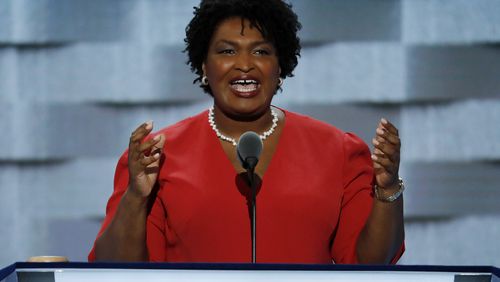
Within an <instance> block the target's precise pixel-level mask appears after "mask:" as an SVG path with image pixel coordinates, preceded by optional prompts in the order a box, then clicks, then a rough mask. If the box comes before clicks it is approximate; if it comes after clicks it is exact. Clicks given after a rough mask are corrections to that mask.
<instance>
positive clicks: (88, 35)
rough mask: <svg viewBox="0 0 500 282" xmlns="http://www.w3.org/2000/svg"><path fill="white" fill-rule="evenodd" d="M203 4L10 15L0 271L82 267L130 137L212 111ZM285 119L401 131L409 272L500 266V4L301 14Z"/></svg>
mask: <svg viewBox="0 0 500 282" xmlns="http://www.w3.org/2000/svg"><path fill="white" fill-rule="evenodd" d="M197 2H198V1H194V0H192V1H181V0H179V1H175V0H0V133H1V136H2V138H0V226H1V229H0V230H1V231H0V265H7V264H9V263H12V262H13V261H24V260H26V259H27V258H28V257H29V256H33V255H65V256H68V257H69V258H70V260H72V261H84V260H86V254H87V252H88V250H89V249H90V248H91V245H92V242H93V240H94V237H95V235H96V233H97V229H98V227H99V225H100V221H101V220H102V217H103V215H104V210H105V204H106V201H107V199H108V197H109V196H110V194H111V191H112V180H113V172H114V166H115V164H116V161H117V159H118V157H119V155H120V154H121V153H122V152H123V150H124V149H125V148H126V146H127V142H128V137H129V134H130V132H131V131H132V130H133V129H134V128H135V127H136V126H137V125H138V124H140V123H141V122H143V121H146V120H150V119H153V120H154V121H155V122H156V125H157V127H160V126H161V127H163V126H166V125H168V124H172V123H174V122H175V121H177V120H180V119H182V118H184V117H187V116H189V115H192V114H195V113H198V112H199V111H202V110H204V109H206V108H207V107H208V105H210V99H208V97H207V96H206V95H204V94H202V93H201V90H200V89H199V88H198V87H197V86H194V85H192V83H191V82H192V80H193V79H194V76H193V75H192V74H191V73H190V72H189V69H188V67H187V66H186V65H185V64H184V62H185V60H186V58H185V55H184V54H183V53H181V50H182V49H183V38H184V28H185V26H186V24H187V23H188V21H189V19H190V17H191V15H192V7H193V6H195V5H197ZM292 3H293V4H294V6H295V10H296V12H297V13H298V14H299V18H300V20H301V22H302V23H303V26H304V28H303V31H302V32H301V38H302V41H303V47H304V48H303V52H302V54H303V55H302V58H301V59H300V62H299V66H298V68H297V69H296V72H295V73H296V77H294V78H291V79H287V80H285V83H284V91H283V93H280V94H279V95H278V96H277V97H276V100H275V104H276V105H278V106H281V107H285V108H287V109H289V110H293V111H297V112H301V113H305V114H309V115H311V116H313V117H316V118H319V119H322V120H325V121H327V122H330V123H332V124H334V125H336V126H338V127H339V128H341V129H343V130H346V131H352V132H354V133H356V134H358V135H360V136H361V137H362V138H364V139H365V140H366V141H369V140H370V139H371V137H372V136H373V134H374V130H375V128H376V125H377V122H378V120H379V119H380V118H381V117H383V116H384V117H388V118H389V119H390V120H392V121H393V122H394V123H395V124H397V126H398V127H399V128H400V132H401V136H402V140H403V147H402V167H401V175H402V176H403V177H404V179H405V181H406V186H407V190H406V191H405V204H406V206H405V212H406V224H407V228H406V236H407V239H406V246H407V250H406V253H405V255H404V257H403V259H402V260H401V263H404V264H486V265H496V266H499V265H500V244H499V243H498V241H499V238H500V215H499V212H500V204H499V201H498V198H499V197H500V189H499V188H500V173H499V172H500V126H499V125H498V123H499V121H500V99H499V97H500V47H499V46H500V45H499V43H500V1H499V0H474V1H471V0H336V1H330V0H295V1H292Z"/></svg>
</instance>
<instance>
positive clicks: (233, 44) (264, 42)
mask: <svg viewBox="0 0 500 282" xmlns="http://www.w3.org/2000/svg"><path fill="white" fill-rule="evenodd" d="M216 43H226V44H229V45H232V46H238V45H239V44H238V43H237V42H235V41H231V40H227V39H220V40H219V41H217V42H216ZM263 44H269V45H271V46H272V43H271V42H269V41H268V40H261V41H256V42H253V43H252V44H251V45H252V46H258V45H263Z"/></svg>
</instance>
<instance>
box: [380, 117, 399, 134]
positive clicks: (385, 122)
mask: <svg viewBox="0 0 500 282" xmlns="http://www.w3.org/2000/svg"><path fill="white" fill-rule="evenodd" d="M380 123H381V124H382V126H383V127H384V128H385V129H387V130H388V131H389V132H390V133H392V134H394V135H399V130H398V129H397V127H396V126H394V124H392V123H391V122H390V121H389V120H387V119H386V118H382V119H380Z"/></svg>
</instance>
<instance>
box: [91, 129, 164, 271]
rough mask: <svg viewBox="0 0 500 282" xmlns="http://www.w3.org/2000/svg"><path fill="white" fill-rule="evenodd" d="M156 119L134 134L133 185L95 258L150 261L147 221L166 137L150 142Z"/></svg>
mask: <svg viewBox="0 0 500 282" xmlns="http://www.w3.org/2000/svg"><path fill="white" fill-rule="evenodd" d="M152 129H153V125H152V122H148V123H144V124H142V125H141V126H139V127H138V128H137V129H136V130H135V131H134V132H133V133H132V136H131V137H130V143H129V151H128V173H129V182H128V183H129V185H128V187H127V189H126V191H125V193H124V194H123V196H122V198H121V200H120V202H119V204H118V208H117V209H116V212H115V214H114V216H113V219H112V220H111V222H110V224H109V225H108V226H107V228H106V229H105V230H104V232H103V233H102V234H101V236H99V238H98V239H97V240H96V243H95V259H96V260H101V261H102V260H106V261H147V260H148V259H149V255H148V251H147V246H146V221H147V215H148V207H149V201H150V200H151V199H150V198H151V197H152V190H153V187H154V185H155V183H156V179H157V177H158V171H159V169H160V156H161V150H162V148H163V145H164V142H165V137H164V136H163V135H158V136H156V137H155V138H152V139H150V140H148V141H144V139H145V138H146V136H147V135H148V134H149V133H150V132H151V130H152Z"/></svg>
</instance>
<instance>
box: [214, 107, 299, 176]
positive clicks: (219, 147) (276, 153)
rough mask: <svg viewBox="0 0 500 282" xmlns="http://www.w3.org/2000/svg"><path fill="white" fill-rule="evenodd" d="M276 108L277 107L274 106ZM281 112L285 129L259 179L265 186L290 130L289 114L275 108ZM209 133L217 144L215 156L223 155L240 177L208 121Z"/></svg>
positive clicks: (230, 169) (282, 130) (232, 170)
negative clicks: (288, 128)
mask: <svg viewBox="0 0 500 282" xmlns="http://www.w3.org/2000/svg"><path fill="white" fill-rule="evenodd" d="M273 107H275V106H273ZM275 108H277V109H279V110H281V111H282V112H283V115H284V119H283V127H282V128H281V132H280V136H279V139H278V142H277V144H276V149H275V150H274V152H273V154H272V156H271V159H270V161H269V164H268V165H267V168H266V170H265V171H264V174H263V175H259V177H260V178H261V179H262V183H263V184H264V180H265V179H266V176H267V175H268V174H269V171H270V170H271V169H273V167H274V163H276V162H277V161H276V159H277V158H278V157H279V156H280V154H281V151H282V150H283V149H282V148H281V147H283V145H282V144H283V143H284V142H283V138H286V135H285V134H286V132H287V131H288V130H286V128H287V127H288V126H287V124H288V118H289V117H290V115H289V113H288V112H287V111H286V110H284V109H282V108H279V107H275ZM207 115H208V112H207ZM205 126H206V127H207V128H208V129H209V131H210V132H211V133H210V134H211V138H210V139H211V140H214V141H213V142H214V143H215V144H214V147H217V149H215V150H216V152H215V155H216V156H218V155H223V159H224V160H223V162H224V166H225V167H227V170H228V171H230V172H231V174H234V175H238V174H239V172H238V170H237V169H236V168H235V167H234V165H233V162H232V161H231V159H229V157H228V155H227V154H226V151H224V148H223V146H222V144H221V142H220V140H219V137H217V134H216V133H215V132H214V131H213V129H212V128H211V127H210V125H209V124H208V121H207V122H206V125H205ZM234 149H235V150H236V147H234Z"/></svg>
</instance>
